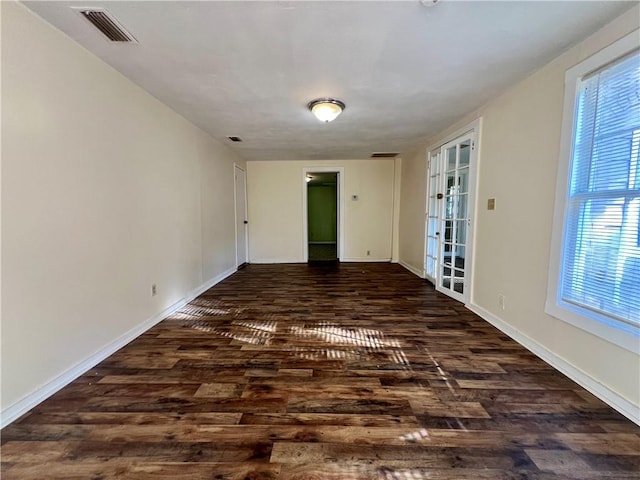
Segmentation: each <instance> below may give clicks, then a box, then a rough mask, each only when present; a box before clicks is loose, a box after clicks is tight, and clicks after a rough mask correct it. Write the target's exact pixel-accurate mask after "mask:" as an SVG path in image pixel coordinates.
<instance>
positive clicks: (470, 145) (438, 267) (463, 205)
mask: <svg viewBox="0 0 640 480" xmlns="http://www.w3.org/2000/svg"><path fill="white" fill-rule="evenodd" d="M475 137H476V130H475V129H472V130H470V131H468V132H466V133H464V134H462V135H460V136H458V137H457V138H455V139H453V140H451V141H449V142H448V143H445V144H444V145H442V146H440V147H438V148H436V149H433V150H431V151H430V152H429V157H428V162H429V163H428V169H427V172H428V173H427V180H428V192H427V213H426V245H425V276H426V277H427V278H428V279H429V280H431V281H432V282H433V283H434V285H435V286H436V289H437V290H439V291H441V292H443V293H445V294H447V295H449V296H450V297H453V298H455V299H457V300H460V301H461V302H464V303H468V302H469V298H470V296H469V294H470V287H471V254H472V247H473V231H472V229H473V222H472V213H473V211H474V204H475V163H476V156H477V155H476V149H475V144H476V140H475Z"/></svg>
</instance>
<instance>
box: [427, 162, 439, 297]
mask: <svg viewBox="0 0 640 480" xmlns="http://www.w3.org/2000/svg"><path fill="white" fill-rule="evenodd" d="M441 172H442V167H441V165H440V150H438V151H435V152H431V153H430V155H429V159H428V165H427V186H428V195H429V196H428V198H427V215H426V228H425V231H426V232H427V243H426V246H425V262H424V273H425V277H426V278H427V279H428V280H429V281H431V283H433V284H434V285H435V284H436V276H437V274H438V260H439V251H440V210H441V208H440V205H441V204H442V198H441V197H442V194H441V193H440V184H441V183H442V182H441V179H440V173H441Z"/></svg>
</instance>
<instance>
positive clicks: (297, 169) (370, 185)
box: [247, 159, 394, 263]
mask: <svg viewBox="0 0 640 480" xmlns="http://www.w3.org/2000/svg"><path fill="white" fill-rule="evenodd" d="M305 167H307V168H314V167H315V168H318V167H344V179H342V180H343V181H344V186H345V197H346V198H345V218H344V226H345V227H344V230H345V231H344V239H345V245H344V255H343V259H344V260H345V261H389V260H391V256H392V233H393V193H394V191H393V187H394V160H393V159H382V160H347V161H342V162H341V161H268V162H247V191H248V199H249V258H250V261H251V262H254V263H271V262H273V263H278V262H303V261H304V240H303V237H304V228H303V222H304V217H303V214H305V213H304V212H303V210H304V208H303V188H304V181H303V180H304V176H303V168H305ZM352 195H358V200H357V201H354V200H352V199H351V196H352ZM367 251H369V252H370V255H367Z"/></svg>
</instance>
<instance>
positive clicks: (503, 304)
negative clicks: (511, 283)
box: [498, 293, 507, 310]
mask: <svg viewBox="0 0 640 480" xmlns="http://www.w3.org/2000/svg"><path fill="white" fill-rule="evenodd" d="M506 300H507V297H505V296H504V295H502V294H501V293H499V294H498V306H499V307H500V310H506V308H507V307H506Z"/></svg>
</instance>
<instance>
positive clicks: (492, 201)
mask: <svg viewBox="0 0 640 480" xmlns="http://www.w3.org/2000/svg"><path fill="white" fill-rule="evenodd" d="M495 209H496V199H495V198H490V199H489V200H487V210H495Z"/></svg>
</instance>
